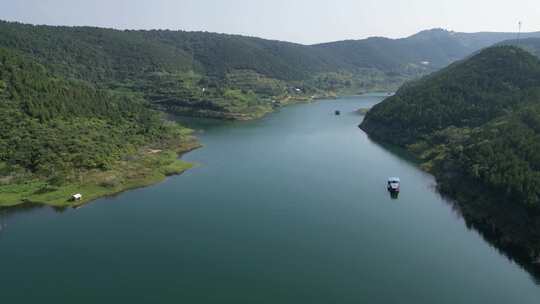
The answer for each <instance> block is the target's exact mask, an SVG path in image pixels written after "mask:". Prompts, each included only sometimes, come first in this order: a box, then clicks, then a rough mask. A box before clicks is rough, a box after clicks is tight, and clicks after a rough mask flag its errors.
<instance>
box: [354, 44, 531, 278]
mask: <svg viewBox="0 0 540 304" xmlns="http://www.w3.org/2000/svg"><path fill="white" fill-rule="evenodd" d="M531 41H532V40H531ZM361 128H362V129H364V130H365V131H366V132H367V133H368V134H369V135H370V136H371V137H373V138H376V139H378V140H382V141H385V142H390V143H394V144H398V145H402V146H404V147H407V148H408V149H409V150H411V151H412V152H413V153H415V154H416V155H417V156H419V157H420V158H421V159H423V161H424V167H425V168H426V169H428V170H429V171H431V172H432V173H433V174H434V175H435V176H436V178H437V181H438V185H439V188H440V189H441V190H442V192H443V193H445V194H448V195H450V196H451V197H453V198H456V199H457V201H458V203H459V206H460V210H461V211H462V213H463V214H464V216H465V219H466V220H467V222H468V223H469V224H470V225H472V226H475V227H477V228H479V229H480V230H481V231H483V232H484V234H485V235H486V236H487V238H489V239H490V240H491V241H492V242H494V243H495V244H496V245H497V246H498V247H500V248H502V249H505V250H506V251H507V252H510V253H511V254H512V256H513V257H515V258H516V259H518V260H519V261H521V262H523V263H524V264H526V265H527V266H528V267H529V268H530V267H532V268H533V269H535V271H539V270H540V269H537V265H536V266H534V265H535V264H534V263H536V262H539V261H540V242H539V240H540V60H539V59H538V58H537V57H535V56H533V55H531V54H530V53H528V52H526V51H524V50H522V49H521V48H518V47H514V46H498V47H492V48H489V49H486V50H484V51H482V52H480V53H478V54H476V55H474V56H472V57H471V58H469V59H467V60H465V61H462V62H458V63H455V64H453V65H451V66H450V67H448V68H446V69H444V70H442V71H440V72H438V73H435V74H434V75H431V76H428V77H425V78H424V79H422V80H419V81H417V82H414V83H411V84H409V85H406V86H404V87H403V88H401V89H400V90H399V91H398V92H397V94H396V95H395V96H393V97H390V98H388V99H386V100H385V101H383V102H382V103H380V104H378V105H377V106H375V107H373V109H372V110H371V111H370V112H369V113H368V114H367V115H366V118H365V120H364V122H362V124H361Z"/></svg>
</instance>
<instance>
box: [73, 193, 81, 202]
mask: <svg viewBox="0 0 540 304" xmlns="http://www.w3.org/2000/svg"><path fill="white" fill-rule="evenodd" d="M81 199H82V194H80V193H77V194H73V195H72V196H71V200H72V201H80V200H81Z"/></svg>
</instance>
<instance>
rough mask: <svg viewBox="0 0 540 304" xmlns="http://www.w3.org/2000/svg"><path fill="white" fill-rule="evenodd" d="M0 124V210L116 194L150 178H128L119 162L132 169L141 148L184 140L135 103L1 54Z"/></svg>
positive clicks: (10, 54)
mask: <svg viewBox="0 0 540 304" xmlns="http://www.w3.org/2000/svg"><path fill="white" fill-rule="evenodd" d="M0 121H1V123H0V208H2V207H3V206H6V205H7V206H9V205H16V204H20V203H22V202H25V201H32V202H41V203H51V204H57V205H62V204H65V203H67V200H68V199H69V197H70V195H71V194H73V193H71V192H72V191H81V190H85V189H86V190H88V189H89V187H90V188H92V191H90V190H88V191H86V192H85V193H84V194H85V199H91V198H95V197H96V196H99V195H103V194H108V193H114V192H115V191H119V190H122V189H123V188H124V187H125V184H129V183H134V182H140V181H141V180H142V179H144V178H147V177H148V176H146V175H145V173H144V172H145V171H144V170H141V171H140V172H131V173H130V174H132V176H134V177H132V178H129V179H128V178H127V177H126V176H125V175H126V172H127V171H120V170H119V169H121V166H120V164H121V163H122V160H124V159H126V158H128V157H129V158H130V159H131V160H132V164H131V165H132V166H133V167H132V169H133V168H135V167H136V164H138V163H140V161H139V160H142V158H141V157H140V152H141V151H142V150H143V149H144V148H146V147H152V148H153V149H162V150H176V149H179V147H180V146H181V145H182V144H184V139H186V138H185V136H184V135H183V134H182V133H183V130H182V129H181V128H180V127H179V126H176V125H174V124H170V123H167V122H165V121H164V120H163V119H162V118H161V115H160V114H159V113H158V112H156V111H153V110H150V109H149V106H148V104H147V102H146V101H144V100H143V99H142V98H140V97H137V96H134V95H132V94H127V93H122V92H114V91H108V90H103V89H96V88H95V87H93V86H92V85H90V84H88V83H86V82H81V81H77V80H65V79H62V78H61V77H58V76H55V75H54V74H53V73H51V72H50V71H48V70H47V69H46V67H44V66H43V65H41V64H39V63H36V62H34V61H33V60H31V59H28V58H26V57H24V56H21V55H19V54H17V53H14V52H12V51H10V50H5V49H2V48H0ZM175 158H176V153H173V156H172V159H168V160H167V161H168V162H163V163H162V164H163V165H164V166H166V165H168V164H172V163H173V162H174V161H175ZM153 166H154V167H157V168H160V166H161V165H160V164H154V165H153ZM148 167H149V168H147V169H145V170H146V172H147V174H150V173H148V170H149V169H150V167H152V165H150V164H149V165H148ZM137 174H138V175H137ZM152 174H155V172H152ZM135 176H136V177H135ZM130 185H131V186H133V185H134V184H130ZM128 186H129V185H128ZM70 187H71V188H70ZM75 193H76V192H75ZM93 195H94V196H93Z"/></svg>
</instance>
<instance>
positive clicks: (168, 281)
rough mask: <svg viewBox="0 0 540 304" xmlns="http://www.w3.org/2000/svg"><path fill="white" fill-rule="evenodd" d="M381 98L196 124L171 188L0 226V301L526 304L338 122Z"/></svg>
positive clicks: (527, 282)
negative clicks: (183, 167) (195, 142)
mask: <svg viewBox="0 0 540 304" xmlns="http://www.w3.org/2000/svg"><path fill="white" fill-rule="evenodd" d="M381 100H382V97H380V96H376V95H366V96H361V97H350V98H343V99H339V100H332V101H320V102H317V103H314V104H304V105H294V106H290V107H287V108H284V109H282V110H280V111H279V112H276V113H274V114H271V115H269V116H267V117H266V118H264V119H261V120H258V121H253V122H234V123H224V122H219V123H218V122H206V123H202V122H200V123H197V124H196V125H195V127H197V128H201V129H203V130H204V132H201V134H200V139H201V141H202V143H203V144H204V145H205V147H204V148H202V149H199V150H196V151H194V152H192V153H189V154H188V155H186V156H185V157H184V158H185V159H187V160H189V161H193V162H197V163H199V164H200V165H199V166H198V167H197V168H195V169H193V170H190V171H189V172H187V173H185V174H183V175H181V176H176V177H172V178H169V179H168V180H167V181H165V182H163V183H161V184H159V185H156V186H153V187H149V188H144V189H138V190H134V191H130V192H126V193H124V194H121V195H119V196H116V197H114V198H107V199H101V200H98V201H96V202H94V203H92V204H89V205H87V206H85V207H84V208H81V209H78V210H68V211H66V212H63V213H58V212H55V211H52V210H51V209H49V208H42V209H32V210H25V211H19V212H16V213H15V212H13V213H7V214H4V215H3V217H2V218H1V219H0V220H1V221H2V224H3V226H4V228H3V230H2V231H1V232H0V303H6V304H7V303H98V301H99V302H101V303H105V302H117V303H294V304H298V303H310V304H312V303H415V304H418V303H452V304H455V303H535V304H537V303H540V286H539V285H537V284H536V283H535V281H534V280H533V279H532V278H531V276H530V275H529V274H528V273H527V272H526V271H524V270H523V269H522V268H520V267H519V266H518V265H516V264H515V263H513V262H511V261H509V260H508V259H507V258H506V257H505V256H503V255H502V254H501V253H499V252H498V251H497V250H496V249H494V248H493V247H491V246H490V245H489V244H488V243H487V242H485V241H484V240H483V238H482V237H481V236H479V235H478V233H476V232H475V231H473V230H469V229H467V227H466V225H465V223H464V221H463V220H462V219H461V218H460V216H459V215H458V214H457V213H456V212H455V211H454V210H453V209H452V207H451V205H450V204H448V203H447V202H445V201H444V200H443V199H442V198H441V197H440V196H439V195H438V194H437V192H436V191H435V190H434V179H433V178H432V177H431V176H430V175H428V174H426V173H424V172H422V171H420V170H419V169H418V168H417V167H416V166H415V164H414V163H412V162H410V161H409V160H407V159H406V158H403V157H402V156H400V155H399V154H396V153H395V152H391V151H389V150H386V149H385V148H383V147H381V146H379V145H377V144H375V143H374V142H372V141H370V140H369V139H368V138H367V136H366V135H365V134H364V133H363V132H362V131H361V130H360V129H358V127H357V125H358V123H359V122H360V120H361V119H362V117H361V116H359V115H358V114H356V113H354V111H355V110H356V109H358V108H360V107H367V106H370V105H373V104H375V103H377V102H379V101H381ZM335 110H341V112H342V115H341V116H335V115H334V111H335ZM389 176H399V177H401V180H402V193H401V194H400V196H399V198H398V199H392V198H391V197H390V196H389V194H388V192H387V191H386V188H385V182H386V179H387V177H389Z"/></svg>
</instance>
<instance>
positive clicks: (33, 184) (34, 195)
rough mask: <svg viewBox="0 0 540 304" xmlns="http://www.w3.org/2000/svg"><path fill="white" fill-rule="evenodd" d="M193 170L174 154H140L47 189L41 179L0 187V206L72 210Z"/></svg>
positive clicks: (191, 146)
mask: <svg viewBox="0 0 540 304" xmlns="http://www.w3.org/2000/svg"><path fill="white" fill-rule="evenodd" d="M196 147H198V144H197V143H196V142H195V141H194V142H191V143H189V144H184V145H183V146H182V147H179V148H178V150H179V151H184V152H185V151H188V150H191V149H194V148H196ZM192 167H193V164H191V163H188V162H185V161H183V160H181V159H178V152H177V151H173V150H164V151H159V152H156V151H150V152H149V151H141V152H140V153H139V154H138V155H136V156H134V157H133V159H131V160H129V161H119V162H117V163H116V164H115V165H114V166H113V168H112V169H111V170H107V171H100V170H92V171H88V172H85V173H84V174H81V175H80V177H79V180H78V181H72V182H70V183H66V184H64V185H62V186H59V187H53V186H50V185H48V184H47V183H46V182H45V181H43V180H40V179H33V180H27V181H25V182H21V183H16V184H7V185H0V207H12V206H17V205H20V204H23V203H37V204H44V205H49V206H53V207H75V206H79V205H83V204H85V203H88V202H90V201H92V200H95V199H97V198H100V197H104V196H109V195H113V194H117V193H120V192H123V191H126V190H130V189H134V188H140V187H145V186H149V185H152V184H156V183H159V182H161V181H163V180H164V179H165V178H166V177H167V176H170V175H175V174H180V173H182V172H184V171H185V170H188V169H190V168H192ZM76 193H81V194H82V195H83V199H82V200H80V201H77V202H73V201H70V198H71V196H72V195H73V194H76Z"/></svg>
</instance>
